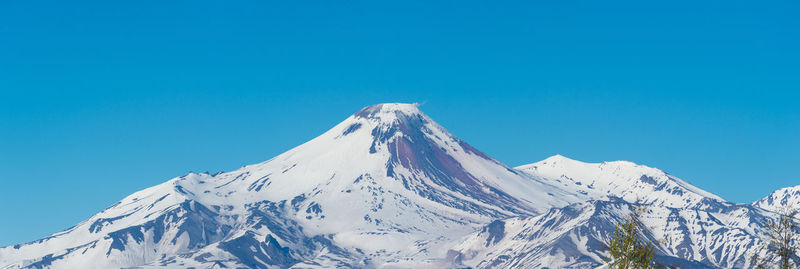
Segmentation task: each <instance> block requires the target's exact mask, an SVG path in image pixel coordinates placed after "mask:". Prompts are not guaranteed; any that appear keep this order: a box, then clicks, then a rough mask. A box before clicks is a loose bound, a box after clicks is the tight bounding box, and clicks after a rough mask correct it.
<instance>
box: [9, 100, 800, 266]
mask: <svg viewBox="0 0 800 269" xmlns="http://www.w3.org/2000/svg"><path fill="white" fill-rule="evenodd" d="M776 193H778V192H776ZM781 195H782V196H781ZM773 196H775V197H774V198H773V197H772V196H770V197H768V198H765V199H764V200H762V201H759V202H756V203H754V205H741V204H733V203H729V202H726V201H724V200H723V199H722V198H720V197H718V196H716V195H713V194H711V193H708V192H706V191H703V190H701V189H699V188H697V187H694V186H692V185H691V184H689V183H687V182H685V181H683V180H680V179H678V178H675V177H673V176H670V175H669V174H666V173H664V172H663V171H661V170H658V169H655V168H650V167H646V166H641V165H636V164H634V163H631V162H624V161H618V162H606V163H600V164H591V163H583V162H579V161H575V160H570V159H568V158H565V157H563V156H553V157H550V158H548V159H546V160H543V161H541V162H537V163H533V164H530V165H524V166H520V167H517V168H511V167H509V166H507V165H505V164H503V163H500V162H498V161H497V160H495V159H493V158H491V157H489V156H488V155H486V154H484V153H482V152H480V151H478V150H477V149H475V148H473V147H472V146H470V145H469V144H467V143H466V142H464V141H463V140H461V139H459V138H458V137H456V136H454V135H453V134H451V133H450V132H448V131H447V130H446V129H444V128H443V127H442V126H440V125H438V124H437V123H435V122H434V121H433V120H432V119H430V118H429V117H428V116H427V115H425V114H424V113H422V112H421V111H420V110H419V109H418V107H417V105H414V104H396V103H388V104H378V105H372V106H368V107H365V108H363V109H362V110H360V111H358V112H357V113H355V114H353V115H351V116H350V117H348V118H346V119H345V120H344V121H343V122H341V123H339V124H338V125H336V126H334V127H333V128H331V129H330V130H329V131H327V132H325V133H324V134H322V135H320V136H319V137H317V138H314V139H313V140H311V141H308V142H306V143H304V144H302V145H300V146H297V147H296V148H293V149H291V150H289V151H287V152H285V153H283V154H281V155H279V156H276V157H274V158H272V159H270V160H268V161H266V162H262V163H259V164H254V165H247V166H243V167H242V168H240V169H237V170H235V171H231V172H225V173H218V174H213V175H212V174H207V173H202V174H197V173H190V174H188V175H185V176H181V177H177V178H173V179H170V180H168V181H166V182H164V183H162V184H159V185H157V186H154V187H151V188H148V189H145V190H142V191H139V192H136V193H134V194H132V195H130V196H128V197H126V198H124V199H122V200H121V201H119V202H118V203H116V204H114V205H112V206H110V207H109V208H107V209H105V210H103V211H102V212H100V213H98V214H96V215H94V216H92V217H91V218H89V219H88V220H86V221H83V222H81V223H79V224H78V225H76V226H74V227H72V228H69V229H67V230H65V231H62V232H59V233H55V234H53V235H51V236H48V237H46V238H43V239H40V240H36V241H34V242H29V243H25V244H18V245H13V246H8V247H3V248H0V268H6V269H7V268H131V267H134V268H187V267H196V268H240V267H244V268H289V267H291V268H450V267H463V266H472V267H475V268H544V267H550V268H593V267H596V266H598V265H601V264H602V262H603V259H604V258H605V257H606V254H605V249H604V246H605V245H604V243H603V242H605V240H606V239H607V238H608V236H609V233H611V232H612V231H613V227H614V223H616V221H618V220H620V219H622V218H624V217H625V216H626V215H627V214H628V212H630V210H631V208H632V207H633V206H634V204H633V202H635V201H638V202H639V203H641V204H643V205H646V206H647V207H648V209H649V211H648V212H649V214H648V215H647V216H648V217H647V218H646V219H645V223H646V225H647V226H648V227H651V228H650V229H648V232H647V233H646V236H648V237H650V238H652V239H654V240H656V241H657V242H658V244H657V248H658V255H659V259H660V260H661V261H664V262H666V263H669V264H680V265H684V266H688V267H689V268H706V267H709V268H716V267H721V268H738V267H741V266H742V265H743V264H745V263H746V262H747V257H746V256H747V255H746V254H748V253H750V252H752V251H754V250H753V249H754V246H756V245H758V244H759V240H758V238H759V233H760V230H759V229H760V228H759V223H761V222H762V221H763V220H764V219H766V218H770V217H773V215H772V213H771V212H770V211H768V210H765V209H768V208H769V207H770V206H772V205H773V204H775V203H777V202H778V201H789V202H791V203H797V201H800V199H797V197H800V195H798V194H797V192H796V191H787V192H783V193H780V194H773ZM617 197H619V198H617Z"/></svg>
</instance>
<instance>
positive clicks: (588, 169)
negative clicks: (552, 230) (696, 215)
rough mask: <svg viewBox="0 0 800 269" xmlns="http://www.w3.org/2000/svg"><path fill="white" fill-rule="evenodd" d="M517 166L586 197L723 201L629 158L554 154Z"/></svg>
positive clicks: (672, 203) (676, 203)
mask: <svg viewBox="0 0 800 269" xmlns="http://www.w3.org/2000/svg"><path fill="white" fill-rule="evenodd" d="M516 169H517V170H520V171H522V172H524V173H527V174H529V175H531V176H534V177H537V178H540V179H543V180H546V181H549V182H550V183H551V184H553V185H556V186H559V187H561V188H562V189H564V190H569V191H571V192H573V193H576V194H577V195H579V196H582V197H584V198H585V199H605V198H606V197H609V196H615V197H620V198H623V199H625V200H627V201H630V202H633V201H636V200H640V201H641V202H644V203H652V204H655V205H660V206H669V207H691V206H697V205H698V204H700V202H702V201H703V200H704V199H706V198H708V199H715V200H719V201H724V200H723V199H722V198H720V197H719V196H716V195H714V194H711V193H709V192H706V191H704V190H702V189H700V188H697V187H695V186H693V185H691V184H689V183H687V182H686V181H683V180H681V179H679V178H676V177H673V176H671V175H669V174H667V173H665V172H664V171H661V170H659V169H656V168H652V167H648V166H644V165H639V164H636V163H633V162H629V161H613V162H602V163H585V162H581V161H577V160H573V159H570V158H567V157H564V156H561V155H555V156H552V157H549V158H547V159H544V160H542V161H539V162H536V163H532V164H527V165H522V166H519V167H517V168H516Z"/></svg>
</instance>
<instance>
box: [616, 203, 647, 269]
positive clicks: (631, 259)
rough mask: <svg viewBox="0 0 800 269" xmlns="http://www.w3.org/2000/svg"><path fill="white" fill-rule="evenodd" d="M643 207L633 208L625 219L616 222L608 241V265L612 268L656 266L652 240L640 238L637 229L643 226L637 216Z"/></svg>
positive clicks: (640, 268)
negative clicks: (609, 258)
mask: <svg viewBox="0 0 800 269" xmlns="http://www.w3.org/2000/svg"><path fill="white" fill-rule="evenodd" d="M645 210H646V209H645V208H635V209H634V210H633V212H631V215H630V217H629V218H628V220H627V221H625V222H621V223H617V225H616V228H615V229H614V234H613V235H612V236H611V240H610V241H609V242H608V247H609V253H610V254H611V260H609V261H608V266H609V267H610V268H614V269H646V268H656V263H655V262H654V261H653V258H654V257H655V248H654V247H653V244H652V242H650V241H646V240H642V239H641V238H640V237H639V231H640V229H642V228H643V226H642V224H641V222H640V221H639V216H640V214H641V213H642V212H644V211H645Z"/></svg>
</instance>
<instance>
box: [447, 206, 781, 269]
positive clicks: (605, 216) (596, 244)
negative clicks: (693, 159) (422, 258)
mask: <svg viewBox="0 0 800 269" xmlns="http://www.w3.org/2000/svg"><path fill="white" fill-rule="evenodd" d="M634 206H641V205H635V204H631V203H629V202H626V201H624V200H622V199H610V200H606V201H590V202H584V203H576V204H573V205H570V206H567V207H564V208H554V209H552V210H550V211H548V212H547V213H545V214H542V215H540V216H535V217H516V218H510V219H506V220H497V221H495V222H492V223H491V224H489V225H487V226H485V227H484V228H482V229H481V230H479V231H478V232H476V233H474V234H472V235H470V236H467V237H465V238H464V239H463V241H462V242H461V243H459V244H457V245H456V246H455V247H454V248H453V249H452V250H451V251H450V254H449V256H448V257H450V258H451V260H452V261H453V262H454V263H455V264H457V265H460V266H471V267H474V268H596V267H598V266H601V265H603V264H604V261H605V260H606V259H608V254H607V247H606V246H607V245H606V243H605V242H607V241H608V239H609V238H610V236H611V234H612V233H613V231H614V225H615V224H616V223H618V222H620V221H623V220H625V218H626V217H627V216H628V214H630V212H631V210H632V209H633V208H634ZM765 214H767V213H765V212H763V210H760V209H757V208H753V207H751V206H748V205H736V204H731V203H714V204H709V205H708V207H707V209H706V210H697V209H680V208H670V207H663V206H647V211H646V212H645V213H644V214H643V215H642V218H641V220H642V223H643V224H644V226H645V227H647V230H646V231H645V233H644V234H643V236H645V237H646V238H648V239H649V240H651V241H652V242H654V243H655V248H656V260H657V261H658V262H660V263H662V264H664V265H668V266H681V268H744V267H747V266H748V265H749V258H750V257H751V256H752V254H754V253H755V252H756V251H757V250H758V248H757V246H759V244H760V243H761V241H760V238H761V237H760V236H759V234H760V225H759V223H761V222H762V221H763V220H764V219H765V218H767V215H768V214H767V215H765Z"/></svg>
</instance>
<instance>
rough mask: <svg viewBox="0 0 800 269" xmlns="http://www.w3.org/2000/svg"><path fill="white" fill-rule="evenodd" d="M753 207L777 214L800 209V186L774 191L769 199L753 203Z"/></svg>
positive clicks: (765, 198)
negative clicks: (791, 209) (787, 209)
mask: <svg viewBox="0 0 800 269" xmlns="http://www.w3.org/2000/svg"><path fill="white" fill-rule="evenodd" d="M753 206H757V207H760V208H763V209H766V210H770V211H775V212H779V211H781V210H783V209H785V208H794V209H800V185H798V186H794V187H786V188H783V189H779V190H777V191H774V192H772V193H770V194H769V195H768V196H767V197H764V198H761V199H760V200H758V201H755V202H753Z"/></svg>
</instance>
